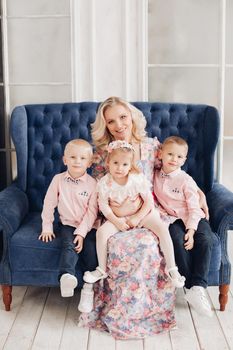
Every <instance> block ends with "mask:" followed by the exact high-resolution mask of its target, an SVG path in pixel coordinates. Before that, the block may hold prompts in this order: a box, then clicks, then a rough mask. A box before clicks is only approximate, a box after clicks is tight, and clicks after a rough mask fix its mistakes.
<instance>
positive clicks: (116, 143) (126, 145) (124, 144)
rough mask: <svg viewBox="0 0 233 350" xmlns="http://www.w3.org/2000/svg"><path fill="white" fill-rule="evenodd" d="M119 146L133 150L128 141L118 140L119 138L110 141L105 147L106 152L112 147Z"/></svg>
mask: <svg viewBox="0 0 233 350" xmlns="http://www.w3.org/2000/svg"><path fill="white" fill-rule="evenodd" d="M119 148H128V149H130V150H131V151H134V148H133V146H132V145H131V144H130V143H128V142H126V141H120V140H117V141H113V142H110V144H109V145H108V147H107V151H108V153H111V152H112V151H113V150H114V149H119Z"/></svg>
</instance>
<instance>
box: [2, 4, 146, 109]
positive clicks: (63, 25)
mask: <svg viewBox="0 0 233 350" xmlns="http://www.w3.org/2000/svg"><path fill="white" fill-rule="evenodd" d="M2 1H3V7H4V13H3V17H4V18H5V23H6V26H5V42H6V51H7V56H8V60H7V61H6V72H7V80H8V81H7V82H6V83H7V84H6V85H7V86H8V88H9V89H8V96H9V109H10V110H12V108H13V107H14V106H16V105H20V104H27V103H40V102H41V103H43V102H68V101H86V100H97V101H100V100H103V99H105V98H107V97H109V96H110V95H118V96H121V97H124V98H126V99H129V100H140V99H141V100H142V99H145V86H146V80H145V79H146V73H147V66H146V65H145V63H144V61H143V59H144V55H145V49H144V46H143V45H144V43H145V41H144V36H145V37H146V34H147V32H146V29H145V26H144V23H143V21H142V18H144V17H143V16H144V15H145V10H146V6H145V5H146V3H147V2H146V1H145V0H112V1H109V0H98V1H96V0H70V1H69V0H59V1H57V0H49V1H46V0H43V1H42V0H33V1H32V0H21V1H18V0H2ZM142 28H143V30H142ZM143 35H144V36H143Z"/></svg>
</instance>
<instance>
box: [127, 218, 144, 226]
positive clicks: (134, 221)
mask: <svg viewBox="0 0 233 350" xmlns="http://www.w3.org/2000/svg"><path fill="white" fill-rule="evenodd" d="M140 221H141V218H140V217H139V216H138V215H132V216H130V217H129V218H128V219H127V221H126V222H127V224H128V225H129V227H130V228H134V227H139V223H140Z"/></svg>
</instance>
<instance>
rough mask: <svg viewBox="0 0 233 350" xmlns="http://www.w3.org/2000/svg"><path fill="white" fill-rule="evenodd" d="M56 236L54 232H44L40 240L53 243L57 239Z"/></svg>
mask: <svg viewBox="0 0 233 350" xmlns="http://www.w3.org/2000/svg"><path fill="white" fill-rule="evenodd" d="M55 237H56V236H55V234H54V233H53V232H42V233H41V234H40V235H39V237H38V239H40V240H41V241H43V242H46V243H47V242H51V241H52V240H53V239H54V238H55Z"/></svg>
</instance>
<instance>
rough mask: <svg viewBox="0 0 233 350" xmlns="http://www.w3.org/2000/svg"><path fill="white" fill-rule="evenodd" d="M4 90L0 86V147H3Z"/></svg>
mask: <svg viewBox="0 0 233 350" xmlns="http://www.w3.org/2000/svg"><path fill="white" fill-rule="evenodd" d="M4 118H5V116H4V91H3V86H0V148H5V120H4Z"/></svg>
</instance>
